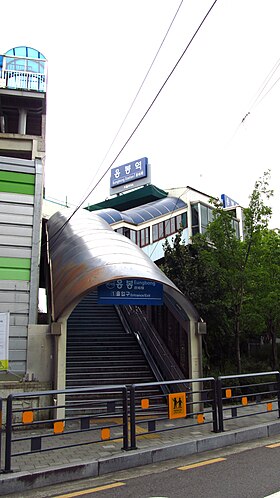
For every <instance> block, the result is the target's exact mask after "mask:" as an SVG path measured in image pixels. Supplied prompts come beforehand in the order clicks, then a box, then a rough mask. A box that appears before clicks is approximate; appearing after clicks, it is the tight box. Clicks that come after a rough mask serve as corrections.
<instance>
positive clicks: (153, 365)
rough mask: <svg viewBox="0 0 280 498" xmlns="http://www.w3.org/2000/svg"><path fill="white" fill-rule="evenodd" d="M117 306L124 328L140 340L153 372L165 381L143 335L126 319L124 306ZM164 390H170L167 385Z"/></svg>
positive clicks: (156, 376)
mask: <svg viewBox="0 0 280 498" xmlns="http://www.w3.org/2000/svg"><path fill="white" fill-rule="evenodd" d="M115 308H116V311H117V313H118V316H119V318H120V321H121V323H122V325H123V327H124V330H125V331H126V332H127V333H128V334H133V335H134V336H135V337H136V339H137V342H138V344H139V346H140V348H141V350H142V352H143V354H144V356H145V358H146V360H147V362H148V363H149V366H150V369H151V370H152V372H153V374H154V376H155V378H156V380H157V382H164V380H165V379H164V378H163V376H162V373H161V371H160V370H159V368H158V366H157V364H156V362H155V360H154V358H153V356H152V355H151V353H150V351H149V348H147V346H146V344H145V342H144V341H143V339H142V338H141V335H140V334H139V333H138V332H137V331H134V330H133V329H132V328H131V326H130V324H129V322H128V321H127V319H126V316H125V314H124V313H123V310H122V308H121V307H120V306H115ZM162 390H163V392H164V393H165V394H168V393H169V390H168V389H167V388H166V387H164V388H163V389H162Z"/></svg>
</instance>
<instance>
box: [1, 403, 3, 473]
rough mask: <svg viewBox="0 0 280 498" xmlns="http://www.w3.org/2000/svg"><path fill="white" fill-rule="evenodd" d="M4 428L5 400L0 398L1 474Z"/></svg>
mask: <svg viewBox="0 0 280 498" xmlns="http://www.w3.org/2000/svg"><path fill="white" fill-rule="evenodd" d="M2 427H3V400H2V398H1V397H0V472H1V470H2V432H3V431H2Z"/></svg>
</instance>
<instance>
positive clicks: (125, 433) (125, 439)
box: [122, 387, 129, 451]
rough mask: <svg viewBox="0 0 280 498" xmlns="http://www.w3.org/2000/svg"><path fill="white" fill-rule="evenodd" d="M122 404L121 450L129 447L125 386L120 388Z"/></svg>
mask: <svg viewBox="0 0 280 498" xmlns="http://www.w3.org/2000/svg"><path fill="white" fill-rule="evenodd" d="M122 406H123V448H122V449H123V450H125V451H127V450H128V449H129V441H128V394H127V387H125V388H124V389H122Z"/></svg>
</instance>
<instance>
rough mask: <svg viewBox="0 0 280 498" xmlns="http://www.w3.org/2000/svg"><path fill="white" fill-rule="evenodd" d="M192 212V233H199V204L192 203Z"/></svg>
mask: <svg viewBox="0 0 280 498" xmlns="http://www.w3.org/2000/svg"><path fill="white" fill-rule="evenodd" d="M191 212H192V234H193V235H195V234H197V233H199V213H198V204H192V207H191Z"/></svg>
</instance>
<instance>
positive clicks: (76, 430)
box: [0, 371, 280, 473]
mask: <svg viewBox="0 0 280 498" xmlns="http://www.w3.org/2000/svg"><path fill="white" fill-rule="evenodd" d="M174 386H176V389H174ZM3 401H4V400H3V399H2V398H0V415H1V416H2V408H3ZM261 414H267V415H268V416H267V417H265V420H266V421H269V420H273V418H272V415H271V414H274V418H275V414H276V415H277V418H280V374H279V372H278V371H274V372H261V373H253V374H243V375H230V376H221V377H218V379H214V377H206V378H198V379H179V380H173V381H164V382H154V383H139V384H133V385H118V386H98V387H92V388H75V389H66V390H60V391H58V390H56V391H40V392H29V393H16V394H10V395H9V396H8V398H7V402H6V419H5V424H4V423H3V424H2V422H1V420H0V422H1V423H0V455H1V446H2V449H3V446H5V455H4V462H3V465H2V464H1V457H0V470H2V471H3V472H7V473H8V472H12V469H13V467H15V465H16V464H18V459H20V458H21V457H25V467H26V465H27V463H26V459H27V455H32V454H38V453H41V452H47V451H54V450H67V449H68V448H73V447H77V446H84V445H92V444H95V443H105V442H107V443H108V442H115V443H117V442H120V443H121V448H122V449H123V450H125V451H127V450H136V449H137V442H139V439H140V438H141V437H146V438H147V437H155V436H154V434H160V433H161V434H162V433H169V432H171V431H172V433H173V434H175V433H176V431H177V436H179V437H183V436H184V435H186V434H191V433H192V432H193V428H194V426H202V425H204V426H207V425H208V427H210V431H212V432H215V433H217V432H222V431H224V430H225V426H226V429H232V428H233V425H232V424H230V422H232V421H235V420H236V419H240V421H239V427H241V426H242V420H243V419H244V418H245V417H252V418H254V422H252V425H254V424H256V423H258V416H259V415H261ZM270 417H271V418H270ZM3 421H4V418H3ZM246 425H247V426H248V423H246ZM243 426H244V424H243ZM234 427H236V425H235V426H234ZM129 429H130V431H129ZM178 431H180V432H178ZM129 432H130V438H129ZM4 443H5V444H4ZM13 459H15V460H16V464H14V463H13V462H14V461H15V460H13ZM17 466H18V465H17Z"/></svg>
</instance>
